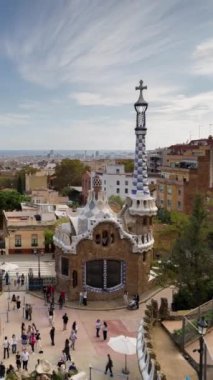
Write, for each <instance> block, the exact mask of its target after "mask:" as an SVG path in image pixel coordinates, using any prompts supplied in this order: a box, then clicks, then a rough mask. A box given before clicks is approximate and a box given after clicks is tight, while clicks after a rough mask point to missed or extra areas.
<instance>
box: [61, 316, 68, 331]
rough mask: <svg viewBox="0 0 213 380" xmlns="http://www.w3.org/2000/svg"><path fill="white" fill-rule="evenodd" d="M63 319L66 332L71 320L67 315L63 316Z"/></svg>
mask: <svg viewBox="0 0 213 380" xmlns="http://www.w3.org/2000/svg"><path fill="white" fill-rule="evenodd" d="M62 319H63V330H66V329H67V323H68V321H69V318H68V315H67V313H65V314H64V315H63V317H62Z"/></svg>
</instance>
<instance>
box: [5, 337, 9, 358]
mask: <svg viewBox="0 0 213 380" xmlns="http://www.w3.org/2000/svg"><path fill="white" fill-rule="evenodd" d="M3 349H4V359H6V356H7V358H9V356H10V353H9V352H10V343H9V340H8V339H7V336H5V337H4V342H3Z"/></svg>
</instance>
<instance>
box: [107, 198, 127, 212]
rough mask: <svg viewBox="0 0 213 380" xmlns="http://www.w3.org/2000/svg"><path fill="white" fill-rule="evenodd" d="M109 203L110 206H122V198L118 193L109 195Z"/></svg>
mask: <svg viewBox="0 0 213 380" xmlns="http://www.w3.org/2000/svg"><path fill="white" fill-rule="evenodd" d="M109 204H110V205H111V206H113V205H115V206H118V208H119V209H121V208H122V207H123V204H124V200H123V199H122V198H121V197H120V196H119V195H111V196H110V197H109Z"/></svg>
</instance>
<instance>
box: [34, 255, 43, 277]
mask: <svg viewBox="0 0 213 380" xmlns="http://www.w3.org/2000/svg"><path fill="white" fill-rule="evenodd" d="M34 253H35V255H37V257H38V278H41V263H40V251H39V249H34Z"/></svg>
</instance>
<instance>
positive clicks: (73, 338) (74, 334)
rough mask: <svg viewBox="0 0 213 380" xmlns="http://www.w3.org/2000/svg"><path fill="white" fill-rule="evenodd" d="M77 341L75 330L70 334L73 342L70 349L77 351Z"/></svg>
mask: <svg viewBox="0 0 213 380" xmlns="http://www.w3.org/2000/svg"><path fill="white" fill-rule="evenodd" d="M76 339H77V334H76V332H75V331H74V330H72V331H71V334H70V342H71V345H70V348H72V349H73V350H75V341H76Z"/></svg>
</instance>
